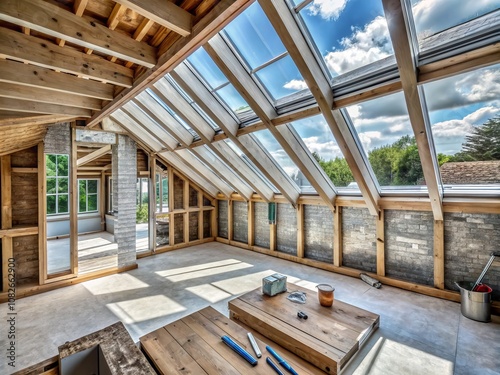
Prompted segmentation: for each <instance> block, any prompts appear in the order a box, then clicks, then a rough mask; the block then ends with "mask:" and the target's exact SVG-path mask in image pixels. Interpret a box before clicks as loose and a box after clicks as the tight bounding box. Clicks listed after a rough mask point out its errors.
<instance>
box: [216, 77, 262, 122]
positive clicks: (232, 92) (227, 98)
mask: <svg viewBox="0 0 500 375" xmlns="http://www.w3.org/2000/svg"><path fill="white" fill-rule="evenodd" d="M216 94H217V95H219V97H220V98H221V99H222V101H223V102H224V103H226V104H227V106H228V107H229V108H230V109H231V110H232V111H233V112H234V113H235V114H236V116H238V117H241V116H246V115H248V114H251V113H253V111H252V109H251V108H250V106H249V105H248V103H247V102H246V101H245V99H243V97H242V96H241V95H240V94H239V93H238V91H236V89H235V88H234V86H233V85H231V84H228V85H226V86H224V87H222V88H221V89H219V90H217V91H216Z"/></svg>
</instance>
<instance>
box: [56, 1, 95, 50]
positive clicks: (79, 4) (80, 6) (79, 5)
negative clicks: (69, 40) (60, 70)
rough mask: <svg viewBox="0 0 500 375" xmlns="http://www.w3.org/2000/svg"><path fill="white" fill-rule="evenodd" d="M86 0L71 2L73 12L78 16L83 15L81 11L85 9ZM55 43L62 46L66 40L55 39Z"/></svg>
mask: <svg viewBox="0 0 500 375" xmlns="http://www.w3.org/2000/svg"><path fill="white" fill-rule="evenodd" d="M88 2H89V1H88V0H75V3H74V4H73V12H74V13H75V14H76V15H77V16H78V17H81V16H83V12H84V11H85V8H86V7H87V3H88ZM56 41H57V44H58V45H59V47H64V45H65V44H66V41H65V40H64V39H59V38H57V39H56Z"/></svg>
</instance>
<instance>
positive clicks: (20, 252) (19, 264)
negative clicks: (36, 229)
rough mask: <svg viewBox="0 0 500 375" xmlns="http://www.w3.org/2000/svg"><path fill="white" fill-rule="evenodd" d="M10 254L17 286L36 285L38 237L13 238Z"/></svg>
mask: <svg viewBox="0 0 500 375" xmlns="http://www.w3.org/2000/svg"><path fill="white" fill-rule="evenodd" d="M12 254H13V257H14V259H15V260H16V283H17V285H18V286H19V285H24V284H38V235H33V236H22V237H14V238H13V239H12Z"/></svg>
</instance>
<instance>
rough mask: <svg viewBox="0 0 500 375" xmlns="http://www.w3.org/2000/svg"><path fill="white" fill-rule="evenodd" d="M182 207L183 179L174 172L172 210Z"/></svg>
mask: <svg viewBox="0 0 500 375" xmlns="http://www.w3.org/2000/svg"><path fill="white" fill-rule="evenodd" d="M183 208H184V181H183V180H182V178H179V177H177V176H176V175H175V174H174V210H180V209H183ZM186 208H187V207H186Z"/></svg>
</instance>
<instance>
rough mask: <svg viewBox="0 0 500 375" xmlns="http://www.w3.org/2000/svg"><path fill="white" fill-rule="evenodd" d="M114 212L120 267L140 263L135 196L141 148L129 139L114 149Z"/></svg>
mask: <svg viewBox="0 0 500 375" xmlns="http://www.w3.org/2000/svg"><path fill="white" fill-rule="evenodd" d="M112 162H113V167H112V173H113V210H114V211H115V212H116V217H117V219H116V223H115V241H116V242H117V244H118V267H125V266H129V265H132V264H135V262H136V251H135V235H136V233H135V220H136V212H135V211H136V207H135V204H136V202H135V199H136V197H135V194H136V182H137V147H136V144H135V142H134V141H133V140H132V139H130V138H129V137H128V136H126V135H121V134H120V135H118V140H117V143H116V144H115V145H113V146H112Z"/></svg>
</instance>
